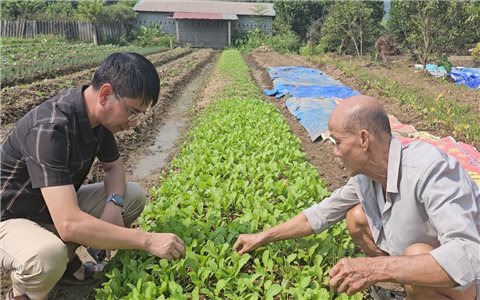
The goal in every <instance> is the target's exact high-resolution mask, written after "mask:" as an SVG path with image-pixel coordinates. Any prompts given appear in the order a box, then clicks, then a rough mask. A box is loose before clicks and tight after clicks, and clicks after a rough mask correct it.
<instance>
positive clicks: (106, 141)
mask: <svg viewBox="0 0 480 300" xmlns="http://www.w3.org/2000/svg"><path fill="white" fill-rule="evenodd" d="M97 157H98V160H99V161H101V162H112V161H116V160H117V159H118V158H119V157H120V153H119V152H118V147H117V142H116V141H115V137H114V136H113V133H112V132H111V131H110V130H108V129H106V128H104V130H103V138H102V140H101V142H100V149H99V151H98V153H97Z"/></svg>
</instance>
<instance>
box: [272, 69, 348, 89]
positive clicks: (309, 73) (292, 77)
mask: <svg viewBox="0 0 480 300" xmlns="http://www.w3.org/2000/svg"><path fill="white" fill-rule="evenodd" d="M268 75H270V77H271V78H272V80H273V83H274V84H275V83H278V84H292V85H311V84H313V85H325V86H328V85H343V84H342V83H341V82H340V81H338V80H335V79H333V78H331V77H330V76H328V75H327V74H325V73H323V72H321V71H319V70H317V69H313V68H306V67H272V68H269V69H268Z"/></svg>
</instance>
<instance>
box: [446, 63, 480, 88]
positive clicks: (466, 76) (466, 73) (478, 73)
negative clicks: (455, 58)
mask: <svg viewBox="0 0 480 300" xmlns="http://www.w3.org/2000/svg"><path fill="white" fill-rule="evenodd" d="M450 77H452V78H453V80H455V83H457V84H464V85H466V86H468V87H469V88H471V89H478V88H480V68H462V67H455V68H452V71H451V72H450Z"/></svg>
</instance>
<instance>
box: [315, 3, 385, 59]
mask: <svg viewBox="0 0 480 300" xmlns="http://www.w3.org/2000/svg"><path fill="white" fill-rule="evenodd" d="M373 12H374V10H373V8H371V7H370V6H369V5H367V3H366V2H364V1H338V2H335V3H334V4H333V5H332V6H331V7H330V8H329V10H328V14H327V15H326V17H325V22H324V24H323V28H322V37H321V39H320V44H321V45H323V46H324V50H326V51H332V50H334V49H337V51H338V52H347V53H349V52H352V51H350V49H349V48H353V49H354V53H355V54H357V55H363V52H364V49H365V48H366V47H371V46H373V43H374V41H375V39H376V38H377V36H378V33H379V18H374V17H373V16H372V15H373Z"/></svg>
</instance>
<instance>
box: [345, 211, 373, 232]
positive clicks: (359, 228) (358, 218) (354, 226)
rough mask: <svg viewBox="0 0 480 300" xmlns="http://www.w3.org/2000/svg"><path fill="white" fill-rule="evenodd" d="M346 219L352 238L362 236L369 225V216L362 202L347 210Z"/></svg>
mask: <svg viewBox="0 0 480 300" xmlns="http://www.w3.org/2000/svg"><path fill="white" fill-rule="evenodd" d="M346 221H347V229H348V233H349V234H350V236H351V237H352V238H355V237H359V236H361V235H362V234H363V232H364V231H365V229H366V228H367V227H368V221H367V217H366V216H365V212H364V211H363V208H362V205H361V204H357V205H355V206H354V207H353V208H351V209H350V210H349V211H348V212H347V216H346Z"/></svg>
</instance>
